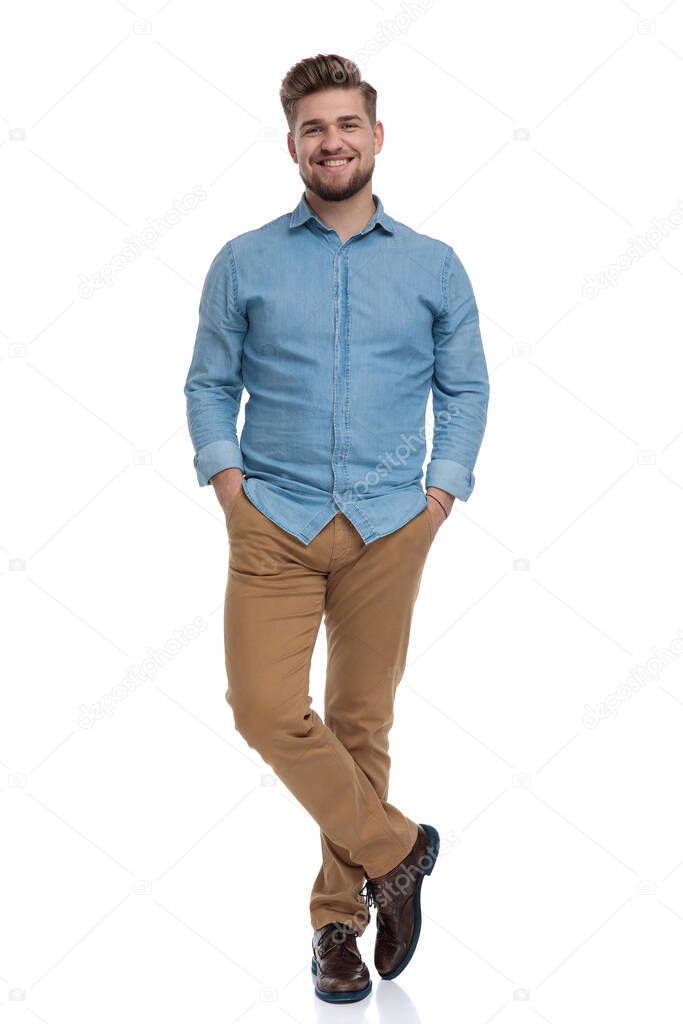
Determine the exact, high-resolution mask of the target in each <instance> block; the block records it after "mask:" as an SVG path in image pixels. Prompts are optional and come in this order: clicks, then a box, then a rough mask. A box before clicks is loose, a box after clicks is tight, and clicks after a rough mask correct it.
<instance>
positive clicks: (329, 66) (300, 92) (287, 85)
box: [280, 53, 377, 132]
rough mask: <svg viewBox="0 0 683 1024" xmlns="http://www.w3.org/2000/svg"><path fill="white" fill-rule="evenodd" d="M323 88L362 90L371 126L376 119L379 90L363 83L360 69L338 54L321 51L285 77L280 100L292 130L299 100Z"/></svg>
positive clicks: (307, 58) (302, 62) (297, 65)
mask: <svg viewBox="0 0 683 1024" xmlns="http://www.w3.org/2000/svg"><path fill="white" fill-rule="evenodd" d="M321 89H359V90H360V92H361V95H362V97H363V102H364V104H365V110H366V113H367V115H368V119H369V121H370V124H371V125H372V127H373V128H374V127H375V123H376V119H377V90H376V89H373V87H372V86H371V85H370V83H369V82H364V81H363V79H362V76H361V72H360V68H359V67H358V65H357V64H355V63H354V62H353V61H352V60H348V59H347V58H346V57H340V56H339V54H337V53H319V54H318V55H317V56H316V57H306V59H305V60H300V61H299V63H298V64H294V66H293V67H291V68H290V69H289V71H288V72H287V74H286V75H285V77H284V78H283V79H282V85H281V86H280V102H281V103H282V109H283V110H284V112H285V117H286V118H287V124H288V125H289V130H290V132H293V131H294V125H295V123H296V105H297V101H298V100H300V99H302V98H303V97H304V96H310V94H311V93H314V92H319V90H321Z"/></svg>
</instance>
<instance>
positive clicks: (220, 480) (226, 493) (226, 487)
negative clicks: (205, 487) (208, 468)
mask: <svg viewBox="0 0 683 1024" xmlns="http://www.w3.org/2000/svg"><path fill="white" fill-rule="evenodd" d="M243 480H244V473H243V472H242V470H241V469H237V468H234V469H222V470H221V471H220V473H214V475H213V476H212V477H211V481H210V482H211V483H212V484H213V489H214V491H215V492H216V497H217V498H218V501H219V502H220V505H221V508H222V509H223V513H224V515H225V518H226V519H227V518H228V516H229V514H230V509H231V508H232V503H233V501H234V500H235V498H236V497H237V495H238V494H239V492H240V491H241V489H242V481H243Z"/></svg>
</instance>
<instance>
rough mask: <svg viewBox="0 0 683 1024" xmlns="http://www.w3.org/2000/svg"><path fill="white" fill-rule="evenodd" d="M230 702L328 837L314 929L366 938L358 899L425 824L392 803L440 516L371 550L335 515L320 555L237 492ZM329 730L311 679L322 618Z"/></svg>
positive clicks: (314, 545) (228, 607) (229, 595)
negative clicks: (410, 652)
mask: <svg viewBox="0 0 683 1024" xmlns="http://www.w3.org/2000/svg"><path fill="white" fill-rule="evenodd" d="M227 530H228V538H229V546H230V555H229V568H228V582H227V588H226V595H225V663H226V670H227V676H228V689H227V692H226V699H227V701H228V704H229V705H230V707H231V708H232V712H233V716H234V721H235V727H236V729H237V730H238V732H239V733H240V734H241V735H242V736H243V738H244V739H245V740H246V742H247V744H248V745H249V746H250V747H252V748H253V749H254V750H256V751H258V753H259V754H260V756H261V757H262V759H263V760H264V761H265V762H266V763H267V764H269V765H270V766H271V768H272V769H273V771H274V772H275V774H276V775H277V776H278V778H279V779H280V780H281V781H282V782H283V783H284V785H285V786H286V787H287V788H288V789H289V791H290V792H291V793H292V794H293V795H294V796H295V797H296V798H297V800H298V801H299V802H300V803H301V804H302V806H303V807H304V808H305V809H306V810H307V811H308V812H309V813H310V814H311V816H312V817H313V818H314V820H315V821H316V822H317V824H318V825H319V826H320V839H321V846H322V865H321V867H320V871H319V872H318V875H317V877H316V879H315V882H314V884H313V888H312V891H311V896H310V916H311V925H312V927H313V928H321V927H322V926H323V925H324V924H328V923H329V922H331V921H342V922H344V923H346V924H348V925H350V926H351V927H353V928H355V930H356V931H357V932H358V933H359V934H362V933H363V931H364V930H365V928H366V926H367V924H368V915H367V910H366V906H365V903H364V901H363V899H362V896H361V895H360V890H361V888H362V887H363V884H364V882H365V877H366V876H367V877H369V878H373V877H376V876H377V875H383V874H385V873H386V872H387V871H389V869H390V868H393V867H394V866H395V865H396V864H398V863H399V861H401V860H402V859H403V857H405V856H406V854H407V853H408V852H409V851H410V850H411V848H412V846H413V844H414V842H415V839H416V838H417V824H416V823H415V822H414V821H412V820H411V819H410V818H407V817H406V816H405V815H404V814H402V813H401V812H400V811H399V810H398V808H396V807H394V806H393V805H392V804H390V803H389V802H388V800H387V795H388V789H389V768H390V764H391V759H390V756H389V742H388V737H389V730H390V729H391V726H392V724H393V718H394V695H395V692H396V688H397V686H398V684H399V682H400V680H401V678H402V676H403V672H404V668H405V661H406V653H407V649H408V639H409V634H410V624H411V618H412V612H413V606H414V603H415V599H416V597H417V594H418V590H419V586H420V580H421V577H422V570H423V568H424V564H425V561H426V558H427V555H428V553H429V549H430V547H431V544H432V541H433V540H434V535H433V527H432V524H431V519H430V516H429V509H428V508H424V509H423V510H422V512H420V513H418V515H416V516H415V517H414V518H413V519H410V520H409V521H408V522H407V523H405V524H404V525H403V526H402V527H400V528H399V529H398V530H396V531H394V532H393V533H391V534H388V535H386V536H384V537H379V538H378V539H377V540H374V541H372V543H370V544H365V543H364V541H363V540H362V538H361V536H360V534H359V533H358V532H357V530H356V529H355V527H354V526H353V525H352V523H351V522H350V520H348V519H347V518H346V516H345V515H344V514H343V513H342V512H338V513H337V514H336V515H335V517H334V519H332V520H331V521H330V522H329V523H328V524H327V526H325V527H324V529H322V530H321V531H320V533H318V535H317V536H316V537H314V538H313V540H312V541H311V542H310V544H308V545H306V544H303V543H302V542H301V541H300V540H298V539H297V538H296V537H294V536H293V535H292V534H290V533H288V532H287V531H286V530H283V529H282V528H281V527H279V526H277V525H276V524H275V523H273V522H272V521H271V520H270V519H269V518H268V517H267V516H266V515H265V514H264V513H263V512H261V511H260V509H258V508H257V507H256V506H255V505H254V504H253V503H252V502H251V501H250V499H249V498H247V496H246V493H245V492H244V490H243V489H242V490H240V492H239V493H238V495H237V497H236V498H235V499H234V501H233V504H232V505H231V507H230V510H229V513H228V521H227ZM323 616H324V618H325V627H326V638H327V676H326V684H325V708H324V719H325V720H324V723H323V721H322V720H321V718H320V717H319V716H318V714H317V713H316V712H315V711H314V710H313V708H312V707H311V703H312V698H311V697H310V696H309V692H308V690H309V670H310V664H311V658H312V654H313V648H314V645H315V640H316V637H317V635H318V630H319V627H320V623H321V621H322V618H323Z"/></svg>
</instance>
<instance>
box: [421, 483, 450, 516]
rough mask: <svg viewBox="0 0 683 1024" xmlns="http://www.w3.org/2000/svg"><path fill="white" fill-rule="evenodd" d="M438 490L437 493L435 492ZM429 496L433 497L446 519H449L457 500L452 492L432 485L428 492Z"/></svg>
mask: <svg viewBox="0 0 683 1024" xmlns="http://www.w3.org/2000/svg"><path fill="white" fill-rule="evenodd" d="M435 492H436V493H435ZM426 493H427V497H428V498H432V500H433V501H435V502H436V504H437V505H438V506H439V508H440V509H441V511H442V513H443V517H444V519H448V517H449V515H450V514H451V509H452V507H453V503H454V501H455V499H454V497H453V495H452V494H448V492H447V491H442V490H440V489H439V488H436V487H430V488H429V490H428V491H427V492H426Z"/></svg>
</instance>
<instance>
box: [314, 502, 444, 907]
mask: <svg viewBox="0 0 683 1024" xmlns="http://www.w3.org/2000/svg"><path fill="white" fill-rule="evenodd" d="M428 515H429V513H428V511H427V510H426V509H425V511H424V512H423V513H421V514H420V515H418V516H416V517H415V518H414V519H412V520H410V521H409V522H408V523H406V524H405V525H404V526H403V527H401V528H400V529H399V530H397V531H395V532H394V533H392V534H389V535H388V536H386V537H381V538H379V539H378V540H376V541H373V542H372V544H370V545H367V546H366V545H361V546H358V548H357V551H356V554H355V556H354V557H352V558H347V559H345V560H343V561H342V563H341V564H340V566H339V567H338V568H337V569H336V570H335V571H332V572H331V573H330V577H329V580H328V586H327V596H326V603H325V625H326V632H327V652H328V664H327V680H326V689H325V724H326V725H327V726H328V728H329V729H331V730H332V732H333V733H334V734H335V736H337V738H338V739H339V740H340V741H341V743H342V744H343V745H344V747H345V748H346V750H348V752H349V753H350V754H351V756H352V757H353V759H354V761H355V762H356V764H357V766H358V767H359V769H360V770H361V771H362V772H363V774H364V775H365V776H366V777H367V779H368V780H369V782H370V784H371V785H372V787H373V789H374V790H375V792H376V793H377V795H378V797H379V799H380V801H381V803H382V808H383V811H384V814H385V815H386V818H387V821H388V823H389V827H390V829H391V830H392V833H393V835H394V836H395V837H396V842H395V843H394V844H387V849H386V854H387V858H388V859H387V860H386V861H385V863H386V867H385V870H389V869H390V868H391V867H393V866H394V865H395V864H397V863H398V862H399V861H400V860H401V859H402V858H403V857H404V856H405V855H406V854H407V853H408V852H409V850H410V849H412V846H413V844H414V842H415V839H416V838H417V824H416V823H415V822H413V821H412V820H411V819H410V818H407V817H406V816H405V815H403V814H402V813H401V812H400V811H399V810H398V809H397V808H396V807H394V806H393V805H392V804H390V803H389V802H388V799H387V797H388V790H389V771H390V765H391V758H390V755H389V732H390V729H391V727H392V724H393V720H394V698H395V694H396V688H397V687H398V684H399V682H400V680H401V678H402V676H403V673H404V669H405V662H406V656H407V651H408V642H409V636H410V625H411V620H412V613H413V607H414V604H415V600H416V598H417V594H418V590H419V585H420V580H421V577H422V570H423V568H424V563H425V560H426V557H427V554H428V551H429V548H430V546H431V543H432V539H433V537H432V531H431V528H430V525H429V523H428V522H427V520H426V518H425V517H426V516H428ZM320 841H321V847H322V864H321V867H320V870H319V872H318V875H317V877H316V879H315V882H314V884H313V888H312V891H311V899H310V910H311V919H312V920H313V921H315V920H317V919H319V918H320V915H321V914H323V913H324V912H326V911H327V910H338V911H340V912H341V911H342V910H343V911H346V912H347V913H353V914H354V916H355V918H356V920H357V921H360V922H361V923H362V924H363V925H364V926H365V925H366V924H367V910H366V908H365V904H364V903H363V901H362V899H360V898H359V897H358V893H359V891H360V889H361V887H362V886H363V883H364V881H365V875H366V872H365V871H364V869H363V867H362V866H361V865H359V864H357V863H355V862H354V861H353V860H351V859H350V858H349V857H348V854H347V851H346V850H344V849H343V848H342V847H340V846H339V845H337V844H336V843H335V842H334V840H333V838H332V837H330V836H329V835H328V834H326V833H325V831H324V830H322V829H321V833H320ZM397 850H398V853H397ZM383 873H384V872H383V871H382V872H378V874H383Z"/></svg>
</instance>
